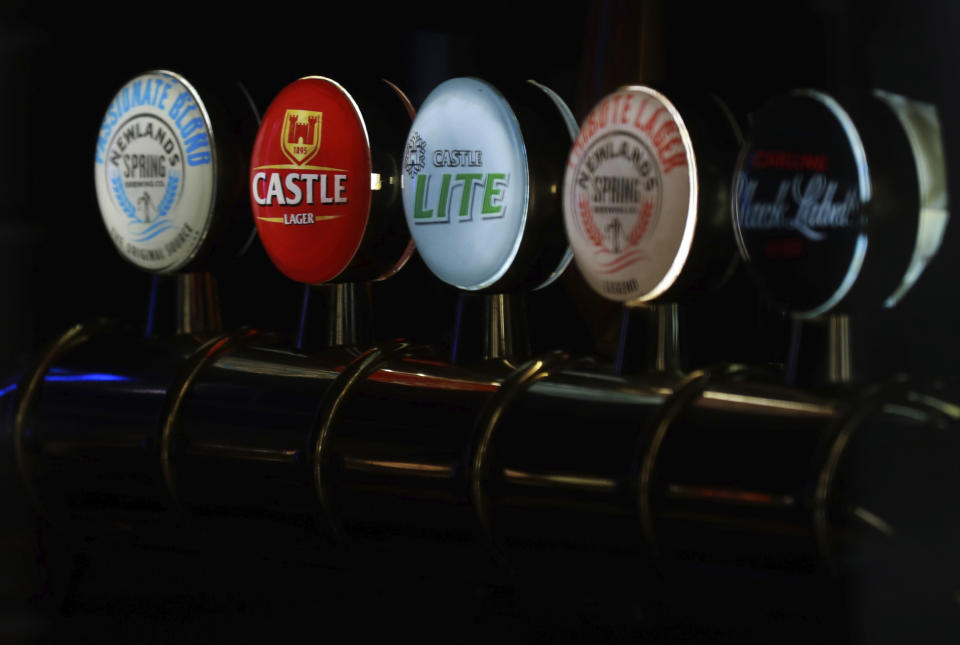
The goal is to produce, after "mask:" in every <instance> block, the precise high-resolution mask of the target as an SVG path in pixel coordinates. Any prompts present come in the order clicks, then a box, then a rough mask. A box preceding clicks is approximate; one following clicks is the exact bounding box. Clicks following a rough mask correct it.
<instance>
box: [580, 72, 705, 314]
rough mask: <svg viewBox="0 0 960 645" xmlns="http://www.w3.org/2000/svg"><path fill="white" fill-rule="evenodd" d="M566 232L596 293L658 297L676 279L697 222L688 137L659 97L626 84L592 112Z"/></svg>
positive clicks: (583, 137)
mask: <svg viewBox="0 0 960 645" xmlns="http://www.w3.org/2000/svg"><path fill="white" fill-rule="evenodd" d="M563 191H564V192H563V213H564V223H565V226H566V230H567V236H568V237H569V238H570V245H571V247H572V248H573V253H574V257H575V258H576V261H577V265H578V266H579V268H580V271H581V272H582V273H583V275H584V277H585V278H586V280H587V282H588V283H589V284H590V286H591V287H593V289H594V290H595V291H597V292H598V293H600V294H601V295H603V296H605V297H607V298H609V299H611V300H619V301H630V300H638V301H646V300H652V299H654V298H656V297H657V296H659V295H660V294H662V293H664V292H665V291H666V290H667V289H668V288H669V287H670V286H671V285H672V284H673V283H674V281H675V280H676V279H677V276H678V275H679V274H680V271H681V269H682V268H683V265H684V262H685V261H686V258H687V255H688V254H689V252H690V245H691V243H692V240H693V232H694V229H695V228H696V219H697V171H696V165H695V160H694V156H693V148H692V145H691V142H690V137H689V135H688V133H687V130H686V128H685V126H684V124H683V121H682V120H681V118H680V115H679V113H678V112H677V110H676V108H675V107H674V106H673V105H672V104H671V103H670V102H669V101H668V100H667V98H666V97H664V96H663V95H662V94H660V93H659V92H657V91H655V90H652V89H650V88H646V87H632V86H631V87H624V88H621V89H620V90H618V91H617V92H615V93H614V94H611V95H610V96H607V97H606V98H604V99H603V100H602V101H600V103H599V104H597V106H596V107H594V108H593V110H592V111H591V112H590V114H589V115H588V116H587V118H586V120H585V121H584V123H583V125H582V127H581V130H580V135H579V136H578V137H577V139H576V141H574V144H573V148H572V149H571V151H570V157H569V160H568V164H567V171H566V174H565V176H564V185H563Z"/></svg>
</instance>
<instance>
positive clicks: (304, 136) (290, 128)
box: [280, 110, 323, 166]
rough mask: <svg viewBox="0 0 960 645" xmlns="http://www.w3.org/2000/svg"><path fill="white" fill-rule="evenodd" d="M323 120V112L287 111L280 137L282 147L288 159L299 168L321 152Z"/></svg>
mask: <svg viewBox="0 0 960 645" xmlns="http://www.w3.org/2000/svg"><path fill="white" fill-rule="evenodd" d="M322 120H323V113H322V112H311V111H310V110H287V112H286V114H285V115H284V117H283V129H282V131H281V136H280V147H281V149H282V150H283V154H284V156H285V157H286V158H287V159H289V160H290V161H292V162H293V163H295V164H296V165H298V166H302V165H303V164H305V163H307V162H308V161H310V160H311V159H313V157H314V156H315V155H316V154H317V152H318V151H319V150H320V124H321V122H322Z"/></svg>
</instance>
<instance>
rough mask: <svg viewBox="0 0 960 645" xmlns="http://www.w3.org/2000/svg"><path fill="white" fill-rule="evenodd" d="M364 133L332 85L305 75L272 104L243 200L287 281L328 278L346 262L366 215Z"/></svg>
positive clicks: (349, 101) (368, 182)
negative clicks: (246, 198) (247, 198)
mask: <svg viewBox="0 0 960 645" xmlns="http://www.w3.org/2000/svg"><path fill="white" fill-rule="evenodd" d="M370 191H371V160H370V146H369V142H368V139H367V131H366V127H365V125H364V122H363V119H362V117H361V115H360V111H359V109H358V108H357V106H356V104H355V103H354V101H353V99H352V98H351V96H350V95H349V94H348V93H347V91H346V90H344V89H343V87H341V86H340V85H339V84H337V83H336V82H334V81H332V80H330V79H327V78H321V77H307V78H302V79H300V80H298V81H295V82H293V83H291V84H290V85H288V86H287V87H286V88H284V89H283V90H282V91H281V92H280V94H278V95H277V96H276V98H274V100H273V102H272V103H271V104H270V107H269V108H268V109H267V113H266V114H265V115H264V118H263V122H262V123H261V125H260V131H259V132H258V133H257V139H256V143H255V144H254V147H253V154H252V157H251V161H250V199H251V205H252V207H253V216H254V220H255V222H256V225H257V230H258V231H259V234H260V239H261V240H262V241H263V246H264V248H265V249H266V250H267V254H268V255H269V256H270V259H271V260H273V263H274V264H275V265H276V266H277V268H278V269H280V271H282V272H283V274H284V275H286V276H287V277H289V278H291V279H293V280H297V281H299V282H304V283H308V284H318V283H322V282H327V281H330V280H333V279H335V278H336V277H337V276H338V275H339V274H340V273H341V272H343V270H344V269H345V268H347V266H348V265H349V264H350V261H351V260H352V259H353V257H354V255H355V254H356V252H357V249H358V248H359V246H360V242H361V241H362V239H363V234H364V230H365V229H366V226H367V220H368V218H369V214H370V199H371V197H370Z"/></svg>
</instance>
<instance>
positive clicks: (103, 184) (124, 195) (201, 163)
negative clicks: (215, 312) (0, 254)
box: [95, 72, 214, 272]
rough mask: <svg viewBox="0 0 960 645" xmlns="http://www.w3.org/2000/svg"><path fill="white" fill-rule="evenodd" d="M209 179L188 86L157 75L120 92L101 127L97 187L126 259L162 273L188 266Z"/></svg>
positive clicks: (206, 212) (198, 115) (207, 210)
mask: <svg viewBox="0 0 960 645" xmlns="http://www.w3.org/2000/svg"><path fill="white" fill-rule="evenodd" d="M213 173H214V168H213V158H212V141H211V137H210V130H209V126H208V122H207V119H206V114H205V111H204V109H203V107H202V104H201V102H200V100H199V97H197V96H196V94H195V92H194V91H193V88H191V87H189V86H188V85H187V83H186V81H184V80H183V79H182V78H180V77H178V76H176V75H174V74H171V73H168V72H155V73H151V74H146V75H143V76H139V77H137V78H135V79H133V80H132V81H130V82H129V83H127V85H126V86H124V87H123V88H122V89H121V90H120V92H118V93H117V95H116V96H115V97H114V100H113V101H112V102H111V104H110V106H109V107H108V108H107V113H106V116H105V117H104V120H103V124H102V126H101V128H100V136H99V138H98V141H97V150H96V156H95V182H96V188H97V199H98V201H99V204H100V211H101V213H102V215H103V218H104V224H105V225H106V227H107V230H108V232H109V233H110V237H111V238H112V239H113V242H114V244H116V246H117V248H118V249H119V250H120V251H121V253H122V254H123V255H124V257H126V258H127V259H129V260H130V261H131V262H133V263H134V264H136V265H138V266H140V267H142V268H144V269H149V270H151V271H159V272H164V271H174V270H176V269H177V268H179V267H181V266H183V265H184V264H186V263H187V262H188V261H189V260H190V259H191V258H192V257H193V255H194V253H195V252H196V249H197V247H198V246H199V244H200V242H201V241H202V240H203V233H204V231H205V228H206V225H207V223H208V221H209V218H210V216H211V211H212V207H213V192H214V175H213Z"/></svg>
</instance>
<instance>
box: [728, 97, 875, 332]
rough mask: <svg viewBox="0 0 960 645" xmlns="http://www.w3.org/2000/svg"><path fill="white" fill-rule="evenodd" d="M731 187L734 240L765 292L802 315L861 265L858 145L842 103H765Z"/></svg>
mask: <svg viewBox="0 0 960 645" xmlns="http://www.w3.org/2000/svg"><path fill="white" fill-rule="evenodd" d="M734 184H735V185H734V189H735V195H734V228H735V232H736V235H737V242H738V244H739V246H740V250H741V253H742V254H743V256H744V258H745V259H747V260H748V261H749V262H750V265H751V267H752V269H753V272H754V274H755V275H756V276H757V278H758V279H759V280H760V282H761V283H762V286H763V287H764V288H765V290H766V291H767V292H768V294H769V295H770V296H772V297H773V298H774V299H775V300H776V301H777V302H778V303H779V304H780V305H781V306H783V307H784V308H787V309H790V310H791V311H794V312H797V313H809V314H811V315H815V314H816V313H820V312H821V311H826V310H827V309H829V308H831V307H832V306H833V305H834V304H836V303H837V302H839V301H840V300H841V299H842V298H843V297H844V296H845V295H846V293H847V292H848V291H849V290H850V288H851V287H852V286H853V283H854V281H855V280H856V278H857V276H858V274H859V272H860V269H861V266H862V265H863V260H864V257H865V252H866V246H867V244H866V242H867V237H866V229H865V227H866V223H867V222H866V219H865V218H864V217H863V216H862V206H863V204H864V203H866V202H867V201H869V199H870V192H871V182H870V175H869V172H868V169H867V165H866V156H865V151H864V148H863V143H862V142H861V139H860V135H859V133H858V132H857V130H856V128H855V127H854V125H853V122H852V120H851V119H850V117H849V116H848V115H847V113H846V112H845V111H844V110H843V108H841V107H840V105H839V104H838V103H837V102H836V101H835V100H834V99H832V98H831V97H829V96H826V95H824V94H821V93H819V92H810V91H803V92H797V93H793V94H791V95H787V96H783V97H779V98H777V99H775V100H773V101H771V102H770V103H768V104H767V105H766V106H764V107H763V108H762V109H761V110H758V111H757V113H756V114H755V118H754V125H753V132H752V135H751V137H750V141H749V142H748V144H747V146H746V147H745V149H744V151H743V154H742V156H741V160H740V164H739V167H738V169H737V174H736V178H735V182H734Z"/></svg>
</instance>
